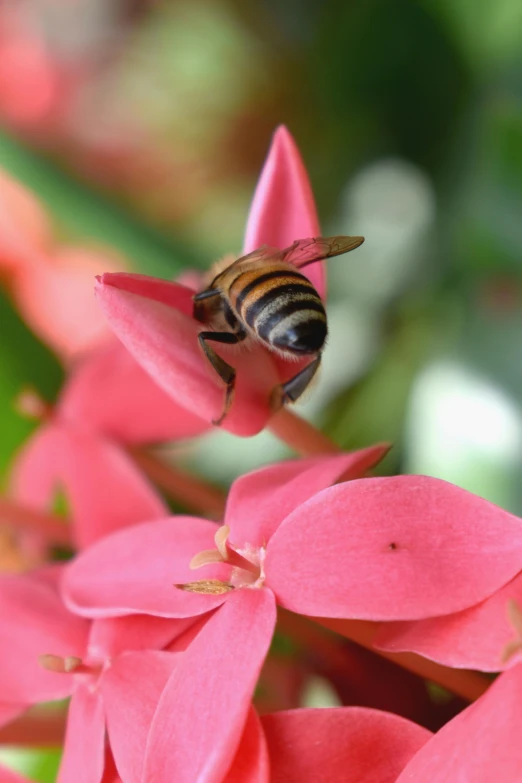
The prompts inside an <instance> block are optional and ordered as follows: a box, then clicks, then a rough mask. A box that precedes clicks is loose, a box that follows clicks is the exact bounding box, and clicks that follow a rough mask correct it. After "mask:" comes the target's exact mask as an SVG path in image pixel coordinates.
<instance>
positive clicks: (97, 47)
mask: <svg viewBox="0 0 522 783" xmlns="http://www.w3.org/2000/svg"><path fill="white" fill-rule="evenodd" d="M280 123H285V124H286V125H287V126H288V127H289V128H290V130H291V132H292V133H293V135H294V137H295V139H296V141H297V143H298V145H299V147H300V149H301V151H302V154H303V158H304V160H305V163H306V165H307V168H308V171H309V173H310V177H311V180H312V184H313V188H314V192H315V195H316V200H317V204H318V208H319V213H320V217H321V223H322V229H323V233H324V234H325V235H328V234H336V233H355V234H363V235H365V236H366V243H365V245H364V246H363V247H362V248H361V249H360V250H358V251H357V253H354V254H353V255H350V256H348V257H346V258H341V259H335V260H333V261H332V262H330V265H329V274H330V291H331V296H330V299H329V311H330V320H331V338H330V341H329V346H328V349H327V351H326V354H325V360H324V369H323V373H322V377H321V380H320V382H319V384H318V385H317V388H316V389H315V390H314V392H313V394H312V395H311V396H310V399H309V400H308V402H307V403H305V404H304V405H303V406H300V407H299V408H298V410H300V411H302V412H303V415H306V416H308V417H310V418H312V419H313V420H314V421H315V422H316V423H317V424H318V425H319V426H321V427H323V428H324V429H325V430H326V431H327V432H328V433H330V434H331V436H332V437H333V438H334V439H335V440H336V441H337V442H338V443H340V444H342V446H343V447H345V448H347V449H350V448H354V447H358V446H362V445H369V444H371V443H374V442H376V441H383V440H390V441H392V442H393V443H394V444H395V447H394V449H393V450H392V452H391V454H390V455H389V457H388V458H387V461H386V462H385V464H384V468H383V469H384V470H386V471H388V472H414V473H415V472H418V473H427V474H430V475H434V476H439V477H442V478H446V479H448V480H450V481H453V482H455V483H457V484H459V485H461V486H463V487H466V488H468V489H470V490H472V491H474V492H476V493H478V494H481V495H483V496H485V497H487V498H489V499H491V500H492V501H494V502H496V503H498V504H500V505H502V506H504V507H506V508H509V509H510V510H513V511H515V512H517V513H519V514H522V490H521V480H520V477H521V468H522V362H521V354H522V350H521V348H522V307H521V303H522V4H521V3H520V2H519V0H496V2H491V1H487V0H438V1H437V2H436V1H435V0H431V1H430V0H399V1H398V2H393V3H390V2H389V1H388V0H351V1H350V0H342V2H341V0H323V2H321V3H311V2H308V3H304V2H303V3H299V2H296V0H277V2H276V0H261V1H259V0H257V1H256V2H253V1H252V0H246V1H245V0H243V2H239V0H213V1H212V0H190V2H189V0H184V1H181V2H175V1H172V2H166V1H165V2H161V0H156V1H154V0H149V2H147V1H146V0H141V1H140V0H74V2H73V1H72V0H69V2H66V0H12V1H11V2H10V1H9V0H4V1H3V2H0V126H1V130H0V165H1V166H2V167H4V168H5V169H6V170H7V171H9V172H10V173H12V174H13V175H15V176H16V177H18V178H19V179H20V180H21V181H23V182H24V183H26V184H27V185H28V186H29V187H30V188H31V189H33V190H34V192H35V193H37V194H38V196H39V197H40V198H41V200H42V201H43V203H44V204H45V205H46V207H47V209H48V210H49V211H50V214H51V215H52V219H53V224H54V228H55V231H56V235H57V237H58V238H59V239H60V240H64V241H74V242H77V243H78V242H79V243H83V244H86V245H90V244H93V243H94V244H97V245H99V244H100V243H101V244H102V245H105V246H107V247H115V248H118V249H119V250H120V251H122V252H123V253H124V254H125V255H126V256H127V258H128V259H129V262H130V263H132V265H133V267H134V269H136V270H139V271H142V272H145V273H149V274H157V275H162V276H165V277H169V276H174V275H176V274H178V273H179V272H180V270H181V269H183V268H185V267H190V266H194V265H196V266H200V267H205V266H208V265H210V263H211V262H212V261H213V260H214V259H215V258H217V257H219V256H220V255H221V254H222V253H225V252H238V251H239V250H240V248H241V244H242V235H243V230H244V225H245V220H246V216H247V213H248V207H249V202H250V199H251V196H252V192H253V188H254V186H255V182H256V179H257V176H258V173H259V171H260V168H261V166H262V163H263V159H264V156H265V154H266V151H267V149H268V146H269V143H270V138H271V134H272V132H273V130H274V128H275V127H276V126H277V125H278V124H280ZM0 333H1V340H0V428H1V433H2V434H1V437H0V471H1V480H2V482H4V483H5V481H6V477H7V473H8V467H9V462H10V460H11V458H12V455H13V453H14V450H15V449H16V447H17V446H18V445H19V444H20V443H22V442H23V440H24V438H25V437H26V436H27V434H28V433H29V431H30V430H31V426H32V425H31V424H30V423H28V422H27V421H25V420H24V419H22V418H21V417H20V416H18V415H17V414H16V413H15V411H14V408H13V400H14V398H15V396H16V394H17V393H18V392H19V390H20V389H21V388H22V387H23V386H27V385H33V386H35V387H36V388H37V389H39V391H40V392H41V393H42V394H43V395H44V396H45V397H46V398H47V399H52V398H53V395H54V394H56V392H57V390H58V389H59V386H60V383H61V380H62V377H63V372H62V369H61V367H60V365H59V363H58V361H57V360H56V358H55V357H53V355H52V354H51V353H50V351H49V350H48V349H47V348H46V347H45V346H44V345H43V344H42V343H40V342H39V341H38V339H37V338H36V337H35V336H34V335H33V334H32V333H31V332H30V330H29V329H28V327H27V326H26V325H25V324H24V323H23V321H22V319H21V318H20V316H19V315H18V313H17V312H16V309H15V308H14V307H13V305H12V303H11V302H10V299H9V294H8V291H7V288H6V289H5V290H4V292H3V293H0ZM283 453H284V451H283V449H282V447H281V446H280V445H279V444H278V443H277V442H275V440H274V439H273V438H272V437H271V436H270V435H269V434H262V435H260V436H258V437H257V438H255V439H252V440H250V441H240V440H238V439H235V438H232V437H231V436H228V435H226V434H224V433H220V432H218V433H214V434H212V435H211V436H208V437H206V438H205V439H203V440H202V441H201V442H200V443H199V444H196V445H194V446H191V447H190V448H188V449H187V450H186V452H185V459H186V460H187V463H188V464H190V465H192V466H193V467H194V468H195V469H197V470H198V471H200V472H201V473H205V474H207V475H208V476H209V477H211V478H213V479H215V480H217V481H220V482H223V483H226V482H228V481H230V480H231V479H232V478H233V477H234V476H235V475H237V474H238V473H239V472H241V471H242V470H244V469H245V467H248V466H254V465H257V464H259V463H260V462H263V461H265V462H266V461H270V460H272V459H276V458H278V457H279V456H280V455H281V454H283ZM9 763H15V764H16V763H18V764H19V765H21V766H22V767H23V768H24V769H25V770H26V771H27V772H28V773H31V774H32V775H34V777H35V779H38V780H42V781H46V780H52V779H53V775H54V770H55V768H56V754H55V755H53V754H51V755H44V756H38V755H29V756H28V755H25V754H22V756H21V757H20V756H17V755H16V754H15V755H14V756H13V754H11V755H10V756H9Z"/></svg>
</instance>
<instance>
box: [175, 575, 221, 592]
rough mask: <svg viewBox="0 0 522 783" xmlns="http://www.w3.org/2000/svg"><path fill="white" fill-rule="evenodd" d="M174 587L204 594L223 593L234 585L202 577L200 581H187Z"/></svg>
mask: <svg viewBox="0 0 522 783" xmlns="http://www.w3.org/2000/svg"><path fill="white" fill-rule="evenodd" d="M174 587H177V588H178V590H185V591H186V592H188V593H202V594H204V595H221V594H222V593H228V592H230V590H233V589H234V588H233V587H232V585H229V584H228V583H227V582H222V581H221V580H220V579H201V580H200V581H199V582H186V583H185V584H184V585H174Z"/></svg>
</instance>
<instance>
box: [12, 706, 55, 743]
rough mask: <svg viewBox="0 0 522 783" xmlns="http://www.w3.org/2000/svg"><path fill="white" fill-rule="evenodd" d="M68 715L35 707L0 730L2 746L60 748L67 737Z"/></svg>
mask: <svg viewBox="0 0 522 783" xmlns="http://www.w3.org/2000/svg"><path fill="white" fill-rule="evenodd" d="M65 720H66V713H65V711H64V710H56V709H54V708H53V709H49V708H42V707H35V708H33V709H31V710H30V711H29V712H26V713H25V714H24V715H22V716H21V717H20V718H17V719H16V720H14V721H12V722H11V723H9V724H8V725H7V726H3V727H2V728H1V729H0V744H1V745H23V746H31V745H36V746H38V747H60V746H61V745H62V744H63V740H64V736H65Z"/></svg>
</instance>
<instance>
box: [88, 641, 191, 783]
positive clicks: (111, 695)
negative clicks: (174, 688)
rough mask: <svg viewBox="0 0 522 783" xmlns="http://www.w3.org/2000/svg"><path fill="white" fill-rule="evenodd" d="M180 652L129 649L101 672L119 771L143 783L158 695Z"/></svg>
mask: <svg viewBox="0 0 522 783" xmlns="http://www.w3.org/2000/svg"><path fill="white" fill-rule="evenodd" d="M179 661H180V655H179V654H178V655H176V654H174V653H166V652H155V651H150V650H149V651H148V652H130V653H125V654H123V655H119V656H118V657H117V658H116V659H115V660H114V661H113V663H112V666H111V667H110V668H109V669H108V670H107V672H106V673H105V674H104V675H103V676H102V679H101V693H102V697H103V703H104V706H105V712H106V716H107V731H108V734H109V741H110V745H111V748H112V752H113V754H114V760H115V762H116V767H117V768H118V772H119V774H120V776H121V778H122V780H124V781H125V783H140V782H141V779H142V772H143V760H144V754H145V746H146V742H147V735H148V733H149V729H150V725H151V721H152V718H153V715H154V712H155V710H156V707H157V705H158V701H159V698H160V696H161V693H162V691H163V688H164V687H165V684H166V682H167V680H168V679H169V676H170V675H171V674H172V672H173V670H174V669H175V667H176V666H177V665H178V664H179Z"/></svg>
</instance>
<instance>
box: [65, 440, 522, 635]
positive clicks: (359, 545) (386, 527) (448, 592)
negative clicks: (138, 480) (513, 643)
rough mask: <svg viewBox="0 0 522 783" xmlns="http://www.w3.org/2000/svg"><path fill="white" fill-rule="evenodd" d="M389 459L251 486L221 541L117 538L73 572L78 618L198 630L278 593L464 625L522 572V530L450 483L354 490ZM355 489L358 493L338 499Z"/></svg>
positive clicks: (322, 612) (210, 533)
mask: <svg viewBox="0 0 522 783" xmlns="http://www.w3.org/2000/svg"><path fill="white" fill-rule="evenodd" d="M383 450H384V449H383V447H379V446H376V447H373V448H370V449H365V450H363V451H360V452H354V453H352V454H341V455H336V456H328V457H316V458H311V459H305V460H300V461H290V462H286V463H282V464H280V465H275V466H271V467H269V468H263V469H262V470H259V471H255V472H254V473H250V474H247V475H245V476H243V477H241V478H239V479H238V480H237V481H236V482H235V483H234V484H233V485H232V487H231V490H230V494H229V497H228V503H227V508H226V513H225V520H224V523H225V524H224V525H223V526H222V527H221V528H219V529H218V531H217V534H216V527H215V525H213V524H212V523H209V522H207V521H206V520H202V519H197V518H193V517H191V518H186V517H183V518H176V517H174V518H170V519H166V520H158V521H156V522H153V523H150V524H148V523H147V524H141V525H136V526H134V527H132V528H130V529H127V530H123V531H120V532H119V533H116V534H114V535H112V536H110V537H108V538H105V539H104V540H102V541H99V542H98V543H97V544H96V545H95V546H93V547H91V548H90V549H89V550H87V551H86V552H85V553H84V554H83V555H81V556H80V557H79V558H78V559H77V560H76V561H75V563H73V565H72V566H71V568H70V569H69V570H68V572H67V574H66V577H65V582H64V585H65V591H66V596H67V600H68V601H69V605H70V606H71V607H73V608H74V609H76V610H78V611H80V612H81V613H83V614H86V615H88V616H93V617H94V616H97V617H104V616H105V617H107V616H115V615H125V614H132V613H135V612H142V613H149V614H154V615H157V616H165V617H187V616H190V615H197V614H199V613H201V612H206V611H208V610H209V609H210V608H213V607H216V606H218V605H220V604H222V603H223V602H226V601H227V600H228V599H229V597H230V595H231V594H233V593H234V592H235V591H236V590H237V589H240V588H249V589H252V588H256V587H264V588H265V589H269V590H270V591H271V592H273V593H274V595H275V597H276V599H277V602H278V603H279V604H280V605H281V606H283V607H285V608H287V609H290V610H292V611H295V612H298V613H301V614H305V615H309V616H317V617H330V618H357V619H366V620H385V621H387V622H389V621H392V620H406V619H409V620H413V619H417V620H420V619H424V618H427V617H433V616H439V615H449V614H451V613H453V612H458V611H462V610H463V609H465V608H467V607H469V606H473V605H475V604H476V603H478V602H479V601H483V600H485V599H486V598H488V597H489V596H490V595H492V594H493V593H494V592H495V591H496V590H498V589H500V588H501V587H502V586H503V585H506V584H507V583H509V581H510V580H511V579H512V578H513V577H514V576H515V575H516V574H517V573H518V572H519V571H520V570H521V569H522V523H521V521H520V520H519V519H518V517H515V516H513V515H512V514H509V513H508V512H506V511H503V510H502V509H500V508H498V507H496V506H494V505H493V504H491V503H489V502H487V501H485V500H483V499H482V498H479V497H477V496H475V495H472V494H471V493H469V492H466V491H465V490H462V489H459V488H458V487H456V486H454V485H452V484H449V483H447V482H445V481H441V480H439V479H434V478H429V477H426V476H397V477H389V478H366V479H358V478H354V477H356V476H360V475H361V474H363V473H364V472H365V471H366V470H367V469H368V468H369V467H370V466H371V465H372V464H374V463H375V462H376V461H377V460H378V459H379V457H380V456H382V453H383ZM343 476H344V477H345V478H346V477H348V478H352V479H353V480H350V481H344V482H342V483H340V484H336V485H335V486H329V485H330V484H331V483H332V482H334V481H336V480H338V479H339V478H340V477H343ZM191 561H192V565H193V566H197V567H204V570H203V569H202V571H201V572H199V573H198V574H195V572H194V570H191V568H190V567H189V566H190V562H191ZM196 576H199V577H200V579H202V580H203V584H202V585H200V586H198V581H199V580H198V579H196V578H195V577H196ZM173 583H175V584H178V585H187V584H188V585H189V587H188V589H189V590H192V592H187V591H186V590H175V589H173V588H172V585H173ZM191 583H193V584H191ZM205 583H209V585H210V588H209V590H207V588H206V587H205ZM214 588H215V589H214ZM208 592H211V593H212V594H210V595H209V594H204V593H208Z"/></svg>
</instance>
